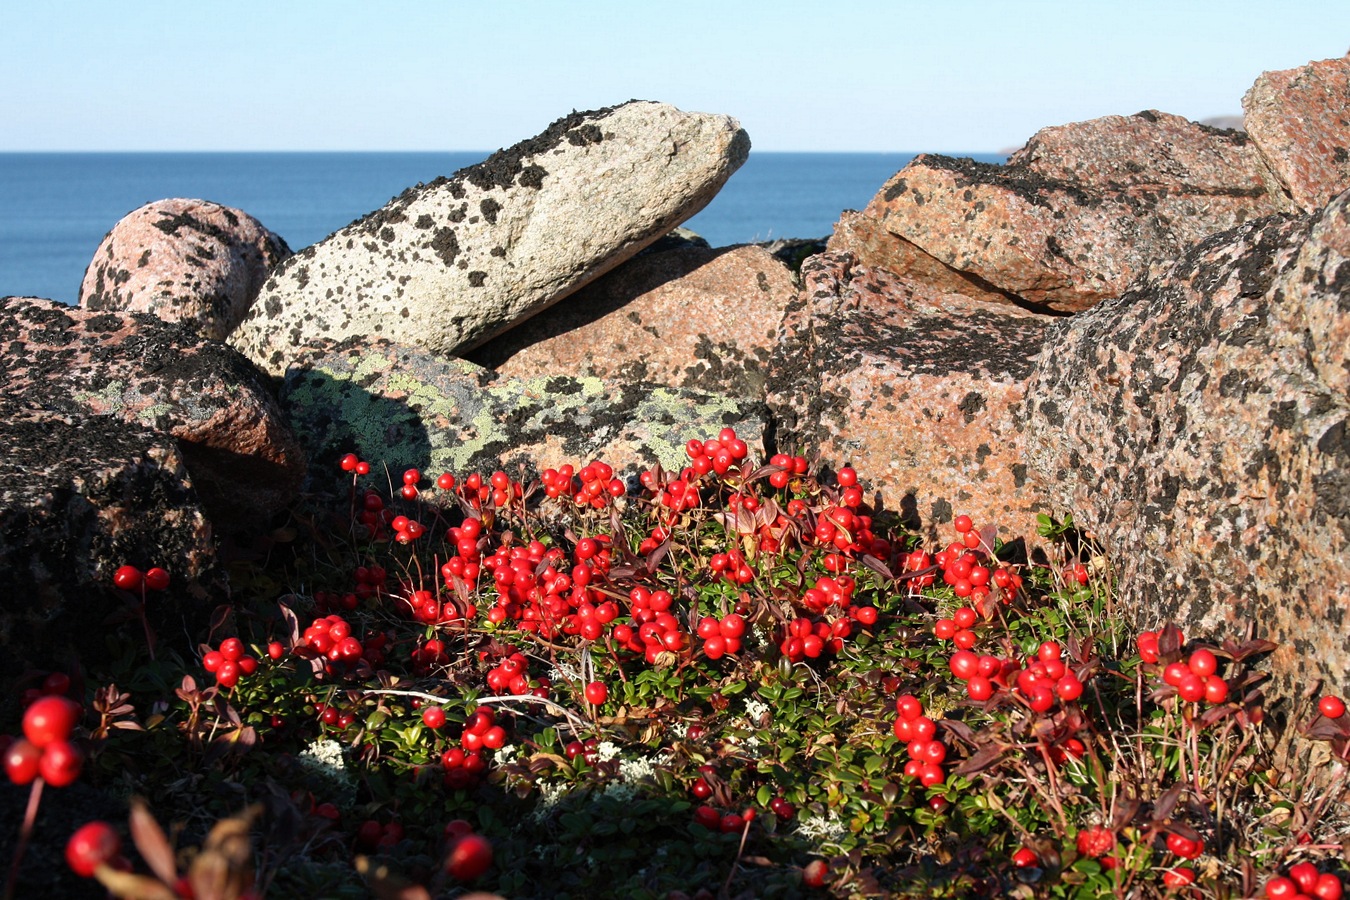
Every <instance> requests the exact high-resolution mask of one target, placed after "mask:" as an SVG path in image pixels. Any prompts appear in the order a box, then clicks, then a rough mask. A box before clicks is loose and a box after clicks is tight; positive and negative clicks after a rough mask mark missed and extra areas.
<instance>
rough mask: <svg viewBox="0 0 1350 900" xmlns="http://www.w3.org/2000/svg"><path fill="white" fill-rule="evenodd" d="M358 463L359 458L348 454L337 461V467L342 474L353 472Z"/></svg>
mask: <svg viewBox="0 0 1350 900" xmlns="http://www.w3.org/2000/svg"><path fill="white" fill-rule="evenodd" d="M360 461H361V457H359V456H357V455H356V454H355V453H348V454H347V455H346V456H344V457H342V459H340V460H338V466H339V467H340V468H341V469H342V471H344V472H355V471H356V464H357V463H359V462H360Z"/></svg>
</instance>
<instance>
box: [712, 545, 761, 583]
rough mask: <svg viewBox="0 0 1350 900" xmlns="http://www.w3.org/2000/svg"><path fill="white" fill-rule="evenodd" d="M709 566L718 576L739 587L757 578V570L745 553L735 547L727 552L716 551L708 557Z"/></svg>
mask: <svg viewBox="0 0 1350 900" xmlns="http://www.w3.org/2000/svg"><path fill="white" fill-rule="evenodd" d="M708 568H709V569H711V570H712V573H713V575H714V576H715V577H717V578H724V579H726V580H727V581H729V582H731V583H732V584H734V585H736V586H737V587H742V586H743V585H747V584H749V583H750V582H752V581H754V580H755V570H754V569H752V568H750V566H749V564H748V563H747V562H746V559H745V555H744V554H743V553H741V551H740V550H737V549H736V548H735V547H731V548H729V549H728V550H727V551H726V552H725V553H714V554H713V555H712V556H711V557H709V558H708Z"/></svg>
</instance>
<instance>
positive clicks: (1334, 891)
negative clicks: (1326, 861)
mask: <svg viewBox="0 0 1350 900" xmlns="http://www.w3.org/2000/svg"><path fill="white" fill-rule="evenodd" d="M1342 893H1343V889H1342V886H1341V879H1340V878H1339V877H1337V876H1336V875H1335V874H1333V873H1331V872H1323V873H1322V874H1321V875H1319V876H1317V883H1316V884H1314V885H1313V889H1312V895H1313V896H1314V897H1317V898H1318V900H1341V895H1342Z"/></svg>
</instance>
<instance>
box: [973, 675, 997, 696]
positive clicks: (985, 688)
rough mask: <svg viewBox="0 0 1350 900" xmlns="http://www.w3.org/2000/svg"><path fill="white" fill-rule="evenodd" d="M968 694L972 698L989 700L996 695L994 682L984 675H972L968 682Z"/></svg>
mask: <svg viewBox="0 0 1350 900" xmlns="http://www.w3.org/2000/svg"><path fill="white" fill-rule="evenodd" d="M966 694H967V695H968V696H969V697H970V699H972V700H988V699H989V698H990V697H992V696H994V683H993V682H992V681H990V680H989V679H988V678H986V677H984V676H983V675H972V676H971V677H970V679H969V680H968V681H967V682H966Z"/></svg>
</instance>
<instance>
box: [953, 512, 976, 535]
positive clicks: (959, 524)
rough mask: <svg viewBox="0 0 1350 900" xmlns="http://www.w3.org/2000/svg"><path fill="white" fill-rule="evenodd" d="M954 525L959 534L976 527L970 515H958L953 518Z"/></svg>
mask: <svg viewBox="0 0 1350 900" xmlns="http://www.w3.org/2000/svg"><path fill="white" fill-rule="evenodd" d="M952 527H953V528H955V529H956V533H957V534H965V533H966V532H967V531H970V529H972V528H974V527H975V523H974V522H972V521H971V519H970V516H957V517H956V518H955V519H953V520H952Z"/></svg>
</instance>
